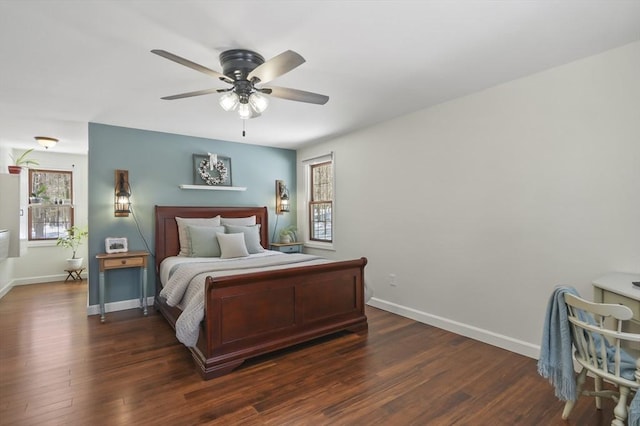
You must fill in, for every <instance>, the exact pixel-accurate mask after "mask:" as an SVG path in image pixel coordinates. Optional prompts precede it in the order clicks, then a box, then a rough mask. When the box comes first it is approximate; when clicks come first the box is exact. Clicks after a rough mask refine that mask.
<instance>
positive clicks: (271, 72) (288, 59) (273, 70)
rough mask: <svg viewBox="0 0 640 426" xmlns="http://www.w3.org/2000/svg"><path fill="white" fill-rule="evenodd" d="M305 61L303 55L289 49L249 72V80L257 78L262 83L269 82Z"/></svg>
mask: <svg viewBox="0 0 640 426" xmlns="http://www.w3.org/2000/svg"><path fill="white" fill-rule="evenodd" d="M304 63H305V60H304V58H303V57H302V56H300V55H299V54H297V53H296V52H294V51H293V50H287V51H286V52H282V53H281V54H279V55H278V56H274V57H273V58H271V59H269V60H268V61H267V62H265V63H263V64H262V65H259V66H257V67H256V68H255V69H254V70H253V71H251V72H250V73H249V75H248V76H247V80H249V81H251V80H253V79H254V78H257V79H259V80H260V82H261V83H268V82H270V81H271V80H273V79H274V78H277V77H280V76H281V75H283V74H286V73H288V72H289V71H291V70H292V69H294V68H296V67H298V66H300V65H302V64H304Z"/></svg>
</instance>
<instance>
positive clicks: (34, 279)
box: [0, 273, 87, 299]
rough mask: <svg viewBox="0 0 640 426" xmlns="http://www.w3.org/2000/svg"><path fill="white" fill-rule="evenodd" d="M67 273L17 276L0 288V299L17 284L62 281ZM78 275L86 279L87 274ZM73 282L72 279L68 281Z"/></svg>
mask: <svg viewBox="0 0 640 426" xmlns="http://www.w3.org/2000/svg"><path fill="white" fill-rule="evenodd" d="M67 276H68V275H65V274H55V275H43V276H40V277H29V278H18V279H14V280H11V281H9V282H8V283H7V284H6V285H5V286H4V287H3V288H0V299H2V298H3V297H4V296H5V295H6V294H7V293H9V291H10V290H11V289H12V288H13V287H15V286H18V285H30V284H42V283H51V282H58V281H64V280H65V279H66V278H67ZM80 276H81V277H82V278H83V279H84V280H85V281H86V280H87V274H86V273H83V274H80ZM70 282H73V281H70Z"/></svg>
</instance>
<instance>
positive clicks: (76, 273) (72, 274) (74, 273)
mask: <svg viewBox="0 0 640 426" xmlns="http://www.w3.org/2000/svg"><path fill="white" fill-rule="evenodd" d="M64 271H65V272H66V273H67V278H66V279H65V280H64V282H65V283H66V282H67V281H69V278H71V280H72V281H82V277H81V276H80V274H81V273H82V271H84V268H78V269H65V270H64Z"/></svg>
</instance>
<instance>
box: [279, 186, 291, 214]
mask: <svg viewBox="0 0 640 426" xmlns="http://www.w3.org/2000/svg"><path fill="white" fill-rule="evenodd" d="M289 201H290V200H289V189H287V185H285V184H284V181H283V180H277V181H276V214H282V213H289Z"/></svg>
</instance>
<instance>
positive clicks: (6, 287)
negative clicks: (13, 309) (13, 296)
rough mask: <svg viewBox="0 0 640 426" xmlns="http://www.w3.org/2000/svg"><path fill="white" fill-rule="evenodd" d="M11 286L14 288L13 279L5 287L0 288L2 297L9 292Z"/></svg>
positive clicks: (0, 296)
mask: <svg viewBox="0 0 640 426" xmlns="http://www.w3.org/2000/svg"><path fill="white" fill-rule="evenodd" d="M11 288H13V281H9V282H8V283H7V284H6V285H5V286H4V287H2V288H0V299H2V298H3V297H4V295H5V294H7V293H9V290H11Z"/></svg>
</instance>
